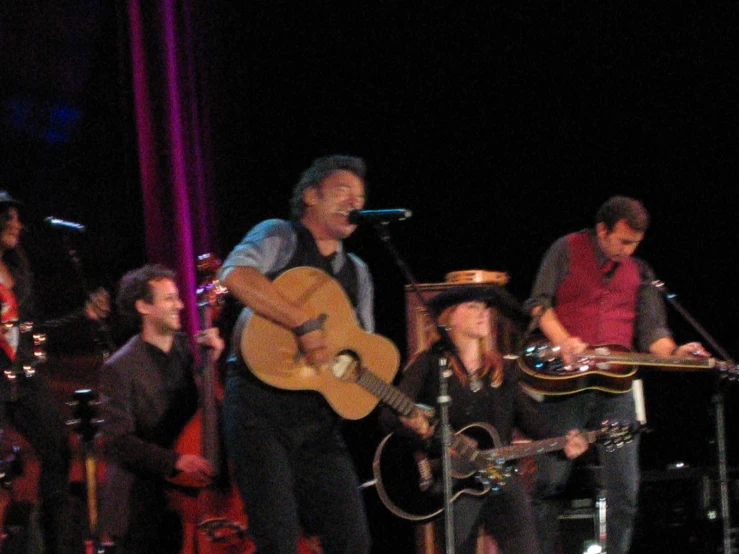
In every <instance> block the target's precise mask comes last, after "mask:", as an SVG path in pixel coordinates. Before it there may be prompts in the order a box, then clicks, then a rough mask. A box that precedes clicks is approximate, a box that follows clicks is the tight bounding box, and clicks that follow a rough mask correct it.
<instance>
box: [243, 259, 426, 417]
mask: <svg viewBox="0 0 739 554" xmlns="http://www.w3.org/2000/svg"><path fill="white" fill-rule="evenodd" d="M273 284H274V285H275V286H276V287H277V289H278V290H279V292H280V294H282V295H283V296H284V297H285V298H287V299H288V300H289V301H290V302H292V303H293V304H295V305H297V306H300V307H301V308H302V309H304V310H305V311H306V312H307V313H309V314H310V316H311V317H312V318H317V317H320V318H321V319H322V320H323V331H324V333H325V335H326V339H327V342H328V348H329V352H330V353H331V358H330V361H329V362H328V363H326V364H323V365H321V366H320V367H314V366H312V365H310V364H308V363H307V361H306V359H305V356H304V355H303V353H302V352H301V351H300V348H299V346H298V341H297V338H296V337H295V335H294V333H293V332H292V331H291V330H290V329H287V328H285V327H283V326H281V325H279V324H277V323H275V322H273V321H271V320H269V319H267V318H265V317H262V316H260V315H258V314H254V315H253V316H252V317H251V318H250V320H249V322H248V323H247V325H246V328H245V329H244V332H243V335H242V338H241V345H240V346H241V355H242V356H243V358H244V360H245V361H246V363H247V365H248V366H249V368H250V369H251V371H252V372H253V373H254V375H256V376H257V377H258V378H259V379H260V380H262V381H263V382H265V383H267V384H269V385H272V386H273V387H277V388H280V389H286V390H314V391H318V392H319V393H321V394H322V395H323V396H324V398H325V399H326V400H327V401H328V403H329V404H330V405H331V407H332V408H333V409H334V411H336V413H338V414H339V415H340V416H342V417H343V418H345V419H361V418H363V417H365V416H366V415H368V414H369V413H370V412H371V411H372V410H373V409H374V408H375V407H376V406H377V404H378V403H379V401H380V400H383V401H385V402H386V403H388V404H390V405H391V406H393V403H394V402H397V401H398V400H397V399H396V398H395V396H394V394H393V392H394V390H395V389H394V388H393V387H392V386H390V385H389V383H391V382H392V380H393V379H394V378H395V375H396V374H397V372H398V368H399V364H400V353H399V351H398V348H397V347H396V346H395V344H394V343H393V342H392V341H390V340H389V339H387V338H385V337H383V336H381V335H377V334H374V333H368V332H366V331H364V330H363V329H362V328H361V327H360V326H359V323H358V321H357V317H356V315H355V313H354V309H353V308H352V306H351V303H350V301H349V298H348V297H347V295H346V293H345V292H344V289H343V288H342V287H341V285H339V283H338V282H337V281H336V280H335V279H333V278H332V277H331V276H329V275H328V274H327V273H325V272H324V271H321V270H319V269H315V268H312V267H296V268H293V269H290V270H288V271H286V272H285V273H283V274H282V275H280V276H279V277H277V279H275V281H274V282H273ZM411 404H412V403H411ZM401 413H402V412H401Z"/></svg>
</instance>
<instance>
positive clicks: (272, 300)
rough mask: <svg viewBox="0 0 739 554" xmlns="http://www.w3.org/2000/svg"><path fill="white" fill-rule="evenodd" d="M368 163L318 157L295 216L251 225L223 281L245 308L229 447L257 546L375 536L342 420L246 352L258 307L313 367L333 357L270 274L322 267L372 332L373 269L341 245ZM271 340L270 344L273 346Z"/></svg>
mask: <svg viewBox="0 0 739 554" xmlns="http://www.w3.org/2000/svg"><path fill="white" fill-rule="evenodd" d="M364 179H365V164H364V161H363V160H362V159H360V158H357V157H352V156H342V155H333V156H327V157H323V158H318V159H316V160H315V161H313V163H312V165H311V166H310V167H309V168H308V169H306V170H305V171H304V172H303V174H302V175H301V177H300V180H299V181H298V183H297V185H296V186H295V188H294V190H293V197H292V203H291V207H292V219H291V221H287V220H282V219H268V220H265V221H262V222H261V223H258V224H257V225H256V226H254V227H253V228H252V229H251V230H250V231H249V232H248V233H247V234H246V236H245V237H244V238H243V240H242V241H241V242H240V243H239V244H238V245H237V246H236V247H235V248H234V249H233V251H232V252H231V253H230V255H229V256H228V257H227V258H226V260H225V261H224V263H223V266H222V268H221V270H220V277H221V281H222V282H223V284H224V285H225V286H226V287H227V288H228V290H229V291H230V292H231V294H232V295H233V296H234V297H235V298H236V299H238V301H239V302H241V303H242V304H243V305H244V306H245V308H244V309H243V310H242V313H241V315H240V317H239V320H238V321H237V323H236V325H235V329H234V333H233V340H232V351H231V353H230V357H229V361H228V370H227V377H226V386H225V397H224V403H223V415H224V423H225V439H226V450H227V452H228V455H229V458H230V460H231V462H232V463H233V470H234V479H235V481H236V484H237V486H238V489H239V491H240V493H241V495H242V498H243V501H244V504H245V506H246V511H247V513H248V516H249V532H250V534H251V536H252V538H253V540H254V542H255V544H256V547H257V552H258V553H260V554H266V553H279V554H286V553H290V552H296V551H297V548H298V538H299V532H300V529H301V527H302V528H303V529H304V530H305V531H306V532H307V533H309V534H310V535H313V536H317V537H318V538H319V539H320V542H321V546H322V549H323V552H324V553H325V554H342V553H343V554H363V553H365V554H366V553H367V552H369V550H370V535H369V529H368V523H367V519H366V514H365V510H364V505H363V499H362V496H361V494H360V490H359V485H360V483H359V479H358V476H357V473H356V469H355V467H354V464H353V460H352V457H351V455H350V453H349V451H348V450H347V447H346V445H345V442H344V439H343V437H342V435H341V430H342V420H341V418H340V417H339V416H338V415H337V414H336V413H335V412H334V411H333V410H332V409H331V407H330V405H329V404H328V402H327V401H326V400H325V399H324V397H323V396H322V395H321V394H320V393H318V392H315V391H304V390H303V391H289V390H282V389H278V388H274V387H271V386H269V385H267V384H265V383H263V382H261V381H260V380H259V379H258V378H257V377H256V376H255V375H254V374H253V373H252V371H250V369H249V368H248V367H247V366H246V364H245V362H244V360H243V359H242V357H241V354H240V344H241V340H242V338H241V333H242V330H243V328H244V325H245V324H246V321H247V319H248V318H249V317H250V316H251V315H252V314H253V313H254V312H256V313H258V314H260V315H261V316H264V317H266V318H268V319H270V320H272V321H274V322H276V323H278V324H280V325H282V326H284V327H285V328H286V329H291V330H292V332H293V333H294V335H295V338H296V339H297V342H298V345H299V348H300V350H301V351H302V352H303V353H304V354H305V356H306V360H307V361H308V363H309V364H311V365H315V366H318V365H320V364H323V363H326V362H327V361H328V357H329V354H328V350H327V347H326V345H327V342H326V336H325V333H324V332H323V330H322V328H321V321H320V320H318V319H311V316H310V314H307V313H305V311H304V309H302V308H300V307H298V306H295V305H294V304H292V303H291V302H288V301H287V300H286V299H285V298H284V297H283V296H282V295H281V294H280V292H279V290H278V288H277V287H276V286H275V285H274V284H273V283H272V280H273V279H274V278H276V277H278V276H279V275H281V274H282V273H283V272H285V271H286V270H288V269H291V268H295V267H298V266H308V267H314V268H319V269H321V270H323V271H325V272H326V273H327V274H329V275H331V276H332V277H333V278H334V279H336V281H337V282H338V283H339V284H340V285H341V286H342V287H343V288H344V290H345V291H346V293H347V296H348V298H349V300H350V302H351V304H352V306H353V307H354V310H355V313H356V316H357V321H358V322H359V324H360V325H361V326H362V328H363V329H364V330H365V331H367V332H374V317H373V296H374V288H373V284H372V280H371V276H370V272H369V269H368V267H367V265H366V264H365V263H364V262H363V261H362V260H360V259H359V258H358V257H357V256H355V255H353V254H350V253H348V252H347V251H346V250H345V249H344V242H343V241H344V239H346V238H347V237H349V235H351V234H352V233H353V232H354V230H355V228H356V227H355V225H352V224H350V223H349V221H348V215H349V213H350V212H351V211H352V210H357V209H361V208H362V207H363V206H364V202H365V181H364ZM263 347H264V348H270V345H269V344H264V345H263Z"/></svg>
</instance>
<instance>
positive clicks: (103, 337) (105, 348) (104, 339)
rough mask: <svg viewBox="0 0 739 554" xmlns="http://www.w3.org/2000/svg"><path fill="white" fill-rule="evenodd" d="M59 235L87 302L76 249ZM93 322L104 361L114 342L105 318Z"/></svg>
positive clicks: (85, 285) (84, 280) (87, 288)
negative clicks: (95, 325)
mask: <svg viewBox="0 0 739 554" xmlns="http://www.w3.org/2000/svg"><path fill="white" fill-rule="evenodd" d="M60 236H61V242H62V244H63V245H64V248H65V250H66V251H67V254H68V255H69V259H70V260H71V261H72V265H73V266H74V269H75V271H76V273H77V278H78V279H79V282H80V285H81V287H82V292H83V293H84V295H85V302H87V300H88V299H89V298H90V294H91V291H90V289H89V287H88V285H87V279H85V274H84V272H83V271H82V263H81V262H80V258H79V256H78V255H77V250H76V249H75V248H74V247H73V246H72V244H71V241H70V240H69V237H68V236H67V234H66V233H60ZM95 323H96V324H97V327H98V337H99V338H98V346H101V355H102V357H103V361H105V360H107V359H108V358H109V357H110V355H111V354H112V353H113V351H114V350H115V344H114V343H113V338H112V335H111V333H110V329H109V327H108V324H107V323H105V320H104V319H103V318H98V319H96V320H95Z"/></svg>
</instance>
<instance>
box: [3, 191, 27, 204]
mask: <svg viewBox="0 0 739 554" xmlns="http://www.w3.org/2000/svg"><path fill="white" fill-rule="evenodd" d="M7 205H10V206H15V207H16V208H22V207H23V202H21V201H20V200H16V199H15V198H13V197H12V196H10V193H9V192H8V191H6V190H2V189H0V209H1V208H2V207H3V206H7Z"/></svg>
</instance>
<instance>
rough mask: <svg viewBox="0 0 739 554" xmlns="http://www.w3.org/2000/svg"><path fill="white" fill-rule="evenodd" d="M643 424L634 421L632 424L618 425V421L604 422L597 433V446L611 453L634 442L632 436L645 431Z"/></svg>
mask: <svg viewBox="0 0 739 554" xmlns="http://www.w3.org/2000/svg"><path fill="white" fill-rule="evenodd" d="M645 427H646V426H645V424H643V423H641V422H639V421H635V422H632V423H620V422H618V421H608V420H606V421H604V422H603V424H602V425H601V428H600V431H599V432H598V439H597V442H598V444H602V445H604V446H605V447H606V451H608V452H612V451H614V450H617V449H619V448H622V447H623V446H624V445H626V444H628V443H630V442H631V441H633V440H634V436H635V435H637V434H639V433H641V432H642V431H643V430H644V429H645Z"/></svg>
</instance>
